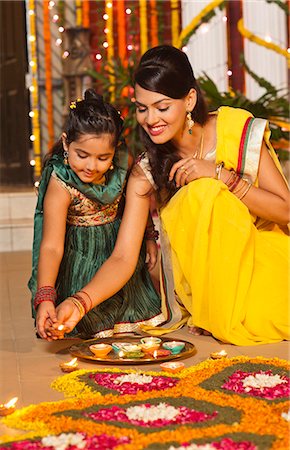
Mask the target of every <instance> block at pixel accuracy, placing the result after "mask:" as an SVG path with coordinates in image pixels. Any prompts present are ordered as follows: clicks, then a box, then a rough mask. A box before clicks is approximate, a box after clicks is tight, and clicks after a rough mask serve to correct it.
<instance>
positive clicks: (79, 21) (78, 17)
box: [76, 0, 83, 27]
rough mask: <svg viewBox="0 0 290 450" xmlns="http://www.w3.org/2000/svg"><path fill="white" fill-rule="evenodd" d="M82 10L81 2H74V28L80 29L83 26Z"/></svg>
mask: <svg viewBox="0 0 290 450" xmlns="http://www.w3.org/2000/svg"><path fill="white" fill-rule="evenodd" d="M82 13H83V10H82V0H76V26H77V27H81V26H82V25H83V14H82Z"/></svg>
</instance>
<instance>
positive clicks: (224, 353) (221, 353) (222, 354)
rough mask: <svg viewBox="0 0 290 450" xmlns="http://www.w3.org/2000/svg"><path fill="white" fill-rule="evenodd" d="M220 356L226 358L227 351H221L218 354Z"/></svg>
mask: <svg viewBox="0 0 290 450" xmlns="http://www.w3.org/2000/svg"><path fill="white" fill-rule="evenodd" d="M218 354H219V355H221V356H225V355H227V352H226V351H225V350H221V351H220V352H218Z"/></svg>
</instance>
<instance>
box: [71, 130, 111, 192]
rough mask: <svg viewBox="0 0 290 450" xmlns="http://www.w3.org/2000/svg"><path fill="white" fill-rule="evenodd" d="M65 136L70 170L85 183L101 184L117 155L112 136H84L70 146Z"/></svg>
mask: <svg viewBox="0 0 290 450" xmlns="http://www.w3.org/2000/svg"><path fill="white" fill-rule="evenodd" d="M65 138H66V136H65V134H64V135H63V147H64V149H65V150H67V151H68V163H69V165H70V168H71V169H72V170H73V171H74V172H75V173H76V174H77V176H78V177H79V178H80V180H81V181H83V182H84V183H100V182H101V181H102V178H103V175H104V174H105V173H106V172H107V171H108V170H109V168H110V166H111V164H112V160H113V157H114V154H115V148H114V146H113V143H112V141H113V139H112V136H111V135H110V134H101V135H100V136H95V135H90V134H84V135H81V136H80V138H79V139H78V140H77V141H73V142H71V143H70V144H69V145H67V144H66V142H65Z"/></svg>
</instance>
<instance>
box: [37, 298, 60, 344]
mask: <svg viewBox="0 0 290 450" xmlns="http://www.w3.org/2000/svg"><path fill="white" fill-rule="evenodd" d="M56 321H57V318H56V311H55V306H54V304H53V303H52V302H42V303H40V305H39V306H38V308H37V312H36V330H37V333H38V334H39V336H40V337H41V338H42V339H46V340H48V341H51V340H52V339H51V336H50V333H47V329H48V328H49V327H51V326H53V324H54V323H55V322H56Z"/></svg>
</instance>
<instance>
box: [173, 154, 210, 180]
mask: <svg viewBox="0 0 290 450" xmlns="http://www.w3.org/2000/svg"><path fill="white" fill-rule="evenodd" d="M215 168H216V166H215V163H214V162H213V161H207V160H204V159H196V158H192V157H190V158H182V159H180V160H179V161H177V162H176V163H175V164H173V166H172V168H171V170H170V173H169V181H171V180H173V178H175V184H176V187H182V186H184V185H185V184H188V183H190V182H191V181H193V180H197V179H198V178H215V175H216V173H215Z"/></svg>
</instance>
